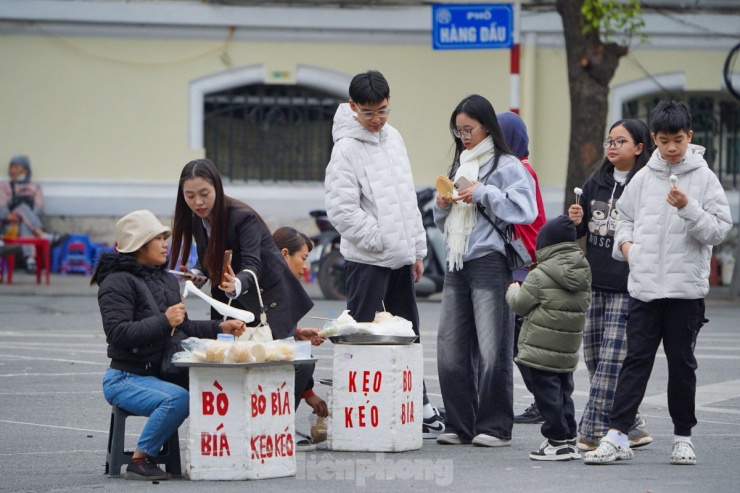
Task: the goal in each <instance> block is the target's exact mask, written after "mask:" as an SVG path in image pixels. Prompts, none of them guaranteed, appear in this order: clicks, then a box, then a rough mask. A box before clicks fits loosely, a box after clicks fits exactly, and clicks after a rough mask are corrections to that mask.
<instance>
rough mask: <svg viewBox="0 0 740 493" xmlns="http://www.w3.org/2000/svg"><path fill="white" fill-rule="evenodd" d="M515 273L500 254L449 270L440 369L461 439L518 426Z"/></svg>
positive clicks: (507, 434)
mask: <svg viewBox="0 0 740 493" xmlns="http://www.w3.org/2000/svg"><path fill="white" fill-rule="evenodd" d="M511 282H512V274H511V271H510V270H509V269H508V267H507V266H506V259H505V258H504V256H503V255H501V254H500V253H490V254H488V255H486V256H485V257H481V258H478V259H475V260H471V261H469V262H465V264H464V266H463V268H462V270H459V271H454V272H447V273H446V274H445V284H444V290H443V291H442V308H441V312H442V313H441V316H440V321H439V332H438V333H437V369H438V372H439V385H440V388H441V389H442V399H443V401H444V404H445V411H446V412H447V417H446V423H445V424H446V426H447V428H448V429H449V431H451V432H454V433H457V434H458V435H459V436H460V437H461V438H467V439H470V438H473V437H474V436H476V435H478V434H480V433H485V434H487V435H492V436H495V437H497V438H501V439H510V438H511V429H512V427H513V425H514V377H513V373H514V362H513V349H514V342H513V339H514V313H513V312H512V311H511V310H510V309H509V305H508V304H507V303H506V299H505V294H506V289H507V288H508V286H509V284H511Z"/></svg>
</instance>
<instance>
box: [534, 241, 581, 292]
mask: <svg viewBox="0 0 740 493" xmlns="http://www.w3.org/2000/svg"><path fill="white" fill-rule="evenodd" d="M536 255H537V260H538V262H539V263H538V264H537V267H536V268H537V269H540V270H542V272H544V273H545V274H547V275H548V276H550V278H552V280H553V281H554V282H555V283H556V284H557V285H558V286H559V287H560V288H562V289H564V290H566V291H571V292H577V291H583V290H589V289H591V275H590V270H589V267H588V263H587V262H586V260H585V258H584V257H583V252H582V251H581V247H579V246H578V244H577V243H574V242H570V241H568V242H565V243H556V244H554V245H550V246H547V247H545V248H542V249H540V250H537V252H536ZM556 255H557V256H558V261H557V262H545V261H546V260H548V259H549V258H552V257H554V256H556Z"/></svg>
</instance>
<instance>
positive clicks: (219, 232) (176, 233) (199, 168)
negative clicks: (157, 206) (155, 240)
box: [170, 159, 264, 286]
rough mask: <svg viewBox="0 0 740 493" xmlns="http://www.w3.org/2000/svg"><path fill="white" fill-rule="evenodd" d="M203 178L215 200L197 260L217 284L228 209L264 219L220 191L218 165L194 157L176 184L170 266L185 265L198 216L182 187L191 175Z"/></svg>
mask: <svg viewBox="0 0 740 493" xmlns="http://www.w3.org/2000/svg"><path fill="white" fill-rule="evenodd" d="M197 177H200V178H203V179H204V180H206V181H207V182H209V183H210V184H211V185H213V188H214V189H215V193H216V200H215V202H214V204H213V211H212V212H211V215H210V217H209V218H208V221H209V222H210V223H211V235H210V236H209V237H208V244H207V245H206V253H205V257H204V258H202V259H200V263H201V265H202V266H203V267H204V268H205V270H206V271H207V273H208V276H209V277H210V279H211V285H212V286H218V285H219V284H220V283H221V271H222V270H223V263H224V259H223V255H224V251H226V240H227V237H228V225H229V211H228V209H229V208H243V209H247V210H249V211H250V212H252V213H253V214H254V215H255V216H256V217H257V219H258V220H259V221H260V222H262V223H263V224H264V221H263V220H262V218H261V217H260V215H259V214H257V212H256V211H255V210H254V209H252V208H251V207H249V206H248V205H247V204H245V203H243V202H240V201H238V200H235V199H232V198H231V197H228V196H226V195H225V194H224V185H223V182H222V181H221V175H220V174H219V172H218V168H217V167H216V165H215V164H213V162H212V161H209V160H208V159H196V160H194V161H190V162H189V163H188V164H186V165H185V167H184V168H183V169H182V173H180V182H179V184H178V187H177V200H176V202H175V217H174V218H173V220H172V253H171V256H170V268H171V269H172V268H175V266H176V265H178V263H179V264H182V265H185V264H187V262H188V259H189V258H190V248H191V246H192V243H193V235H194V224H195V222H196V221H199V218H198V216H197V215H196V214H195V213H194V212H193V211H192V210H191V209H190V207H189V206H188V204H187V202H185V194H184V193H183V187H184V185H185V182H186V181H187V180H189V179H191V178H197Z"/></svg>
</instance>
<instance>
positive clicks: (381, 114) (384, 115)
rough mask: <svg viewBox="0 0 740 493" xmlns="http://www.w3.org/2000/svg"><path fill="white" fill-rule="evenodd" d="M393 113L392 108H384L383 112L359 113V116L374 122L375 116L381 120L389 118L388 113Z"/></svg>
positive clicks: (366, 111)
mask: <svg viewBox="0 0 740 493" xmlns="http://www.w3.org/2000/svg"><path fill="white" fill-rule="evenodd" d="M355 107H356V108H357V109H358V110H359V109H360V108H359V107H358V106H357V105H355ZM390 112H391V109H390V108H383V109H382V110H377V111H369V110H365V111H358V112H357V114H358V115H359V116H361V117H362V119H363V120H372V119H373V117H374V116H375V115H378V117H380V118H387V117H388V113H390Z"/></svg>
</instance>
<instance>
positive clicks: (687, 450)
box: [671, 441, 696, 466]
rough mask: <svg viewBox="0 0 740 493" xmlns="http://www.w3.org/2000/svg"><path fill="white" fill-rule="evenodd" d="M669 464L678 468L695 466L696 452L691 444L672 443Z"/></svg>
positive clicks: (682, 442)
mask: <svg viewBox="0 0 740 493" xmlns="http://www.w3.org/2000/svg"><path fill="white" fill-rule="evenodd" d="M671 464H675V465H679V466H693V465H694V464H696V452H695V451H694V444H693V443H691V442H684V441H680V442H674V443H673V450H672V451H671Z"/></svg>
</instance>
